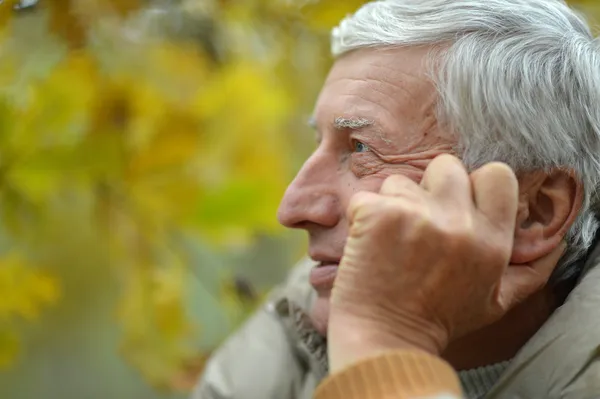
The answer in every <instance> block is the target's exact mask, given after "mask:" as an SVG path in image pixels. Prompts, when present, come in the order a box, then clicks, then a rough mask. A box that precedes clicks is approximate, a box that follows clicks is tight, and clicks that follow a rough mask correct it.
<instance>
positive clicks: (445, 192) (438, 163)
mask: <svg viewBox="0 0 600 399" xmlns="http://www.w3.org/2000/svg"><path fill="white" fill-rule="evenodd" d="M421 187H423V188H424V189H425V190H426V191H428V192H429V193H431V194H432V195H433V196H434V197H436V198H438V199H439V200H440V201H442V202H452V203H453V204H458V206H460V207H462V208H465V207H469V208H470V207H472V206H473V205H472V204H473V198H472V193H471V180H470V179H469V174H468V172H467V170H466V168H465V167H464V165H463V164H462V162H461V161H460V160H459V159H458V158H456V157H454V156H452V155H449V154H443V155H440V156H438V157H436V158H435V159H434V160H433V161H431V163H430V164H429V166H428V167H427V169H426V170H425V174H424V175H423V180H421Z"/></svg>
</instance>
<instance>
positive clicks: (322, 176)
mask: <svg viewBox="0 0 600 399" xmlns="http://www.w3.org/2000/svg"><path fill="white" fill-rule="evenodd" d="M337 169H338V168H337V165H335V163H334V162H332V161H330V159H328V157H327V155H326V154H322V153H321V154H319V153H318V152H316V153H315V154H313V156H311V157H310V158H309V159H308V160H307V161H306V163H305V164H304V165H303V166H302V169H300V171H299V172H298V174H297V175H296V178H295V179H294V181H293V182H292V183H291V184H290V185H289V186H288V188H287V190H286V192H285V195H284V196H283V199H282V201H281V204H280V205H279V211H278V212H277V218H278V219H279V223H281V224H282V225H284V226H286V227H288V228H295V229H307V230H308V229H310V228H311V227H312V226H315V225H318V226H321V227H334V226H336V225H337V224H338V222H339V220H340V216H341V215H342V210H341V206H340V198H339V193H338V192H337V187H338V185H339V181H338V179H339V176H336V175H337V174H338V172H337Z"/></svg>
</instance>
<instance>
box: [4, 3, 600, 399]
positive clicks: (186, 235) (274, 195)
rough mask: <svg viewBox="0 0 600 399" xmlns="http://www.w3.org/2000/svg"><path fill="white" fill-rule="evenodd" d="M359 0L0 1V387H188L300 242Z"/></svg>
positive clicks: (28, 390)
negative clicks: (302, 171) (294, 229)
mask: <svg viewBox="0 0 600 399" xmlns="http://www.w3.org/2000/svg"><path fill="white" fill-rule="evenodd" d="M362 3H364V1H359V0H346V1H337V0H323V1H318V0H312V1H311V0H305V1H297V0H296V1H294V0H164V1H161V0H154V1H153V0H37V1H36V0H22V1H17V0H0V57H1V62H0V397H1V398H7V399H29V398H44V399H53V398H61V399H70V398H77V399H83V398H85V399H88V398H90V399H92V398H107V397H108V398H145V399H152V398H180V397H181V398H182V397H186V396H187V394H188V393H189V391H190V389H191V388H192V387H193V385H194V383H195V381H196V380H197V378H198V376H199V375H200V374H201V372H202V368H203V365H204V362H205V360H206V358H207V357H208V356H209V355H210V353H211V351H212V350H214V348H215V347H216V346H218V345H219V343H220V342H222V340H223V339H224V338H225V337H226V336H227V334H228V333H230V332H231V331H232V330H233V329H235V328H236V326H238V325H239V323H241V322H242V321H243V320H244V318H245V317H246V316H247V315H248V314H249V313H250V312H251V311H252V309H254V307H255V306H256V305H257V304H258V303H259V302H260V300H261V298H262V297H263V295H264V294H265V293H266V292H267V291H268V289H269V288H270V287H271V286H272V285H273V284H275V283H277V282H279V281H281V280H282V279H283V278H284V276H285V274H286V272H287V270H288V268H289V267H290V266H291V265H292V264H293V263H294V261H295V260H297V259H299V258H300V257H301V256H302V254H303V252H304V239H303V237H302V235H301V234H299V233H294V234H292V233H288V232H286V231H284V230H283V229H282V228H281V227H279V226H278V224H277V221H276V218H275V212H276V209H277V205H278V203H279V200H280V198H281V196H282V195H283V192H284V190H285V187H286V185H287V183H288V182H289V181H290V180H291V179H292V178H293V175H294V173H295V171H296V170H297V169H298V167H299V166H300V165H301V163H302V161H303V160H304V159H305V158H306V157H307V155H308V154H309V153H310V151H311V149H312V147H313V145H314V144H313V137H312V133H310V132H309V131H308V129H306V128H305V121H306V119H307V118H308V116H309V115H310V112H311V109H312V106H313V102H314V100H315V97H316V95H317V93H318V90H319V88H320V85H321V84H322V82H323V79H324V77H325V75H326V73H327V70H328V68H329V66H330V65H331V62H332V61H331V58H330V56H329V42H328V38H329V30H330V28H331V27H332V26H334V25H335V24H336V23H337V22H338V21H339V20H340V19H341V18H342V17H343V16H344V15H346V14H347V13H350V12H352V11H354V10H355V9H356V8H357V7H359V6H360V4H362ZM576 3H577V6H578V7H581V8H582V9H584V11H585V12H587V13H589V14H590V15H592V16H593V15H598V16H600V4H599V3H597V2H596V1H579V2H576Z"/></svg>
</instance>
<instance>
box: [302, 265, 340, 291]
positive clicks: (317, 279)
mask: <svg viewBox="0 0 600 399" xmlns="http://www.w3.org/2000/svg"><path fill="white" fill-rule="evenodd" d="M338 266H339V263H335V262H321V263H319V264H318V265H317V266H316V267H315V268H313V269H312V270H311V271H310V277H309V281H310V285H312V286H313V288H314V289H315V290H317V291H326V290H331V289H332V288H333V282H334V281H335V276H336V275H337V270H338Z"/></svg>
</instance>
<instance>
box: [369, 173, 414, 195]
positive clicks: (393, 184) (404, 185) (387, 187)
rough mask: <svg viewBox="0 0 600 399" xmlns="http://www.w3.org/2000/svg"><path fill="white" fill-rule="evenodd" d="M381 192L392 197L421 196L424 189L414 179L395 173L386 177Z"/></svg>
mask: <svg viewBox="0 0 600 399" xmlns="http://www.w3.org/2000/svg"><path fill="white" fill-rule="evenodd" d="M379 192H380V193H381V194H382V195H389V196H392V197H411V198H414V197H415V196H417V197H419V196H421V195H423V194H424V190H423V189H422V188H421V187H420V186H419V185H418V184H417V183H415V182H414V181H413V180H412V179H410V178H408V177H406V176H403V175H393V176H390V177H388V178H387V179H385V181H384V182H383V184H382V185H381V189H380V190H379Z"/></svg>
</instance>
